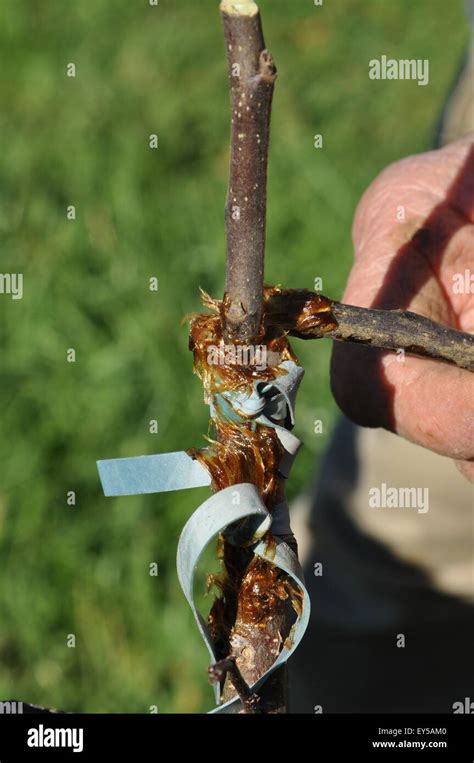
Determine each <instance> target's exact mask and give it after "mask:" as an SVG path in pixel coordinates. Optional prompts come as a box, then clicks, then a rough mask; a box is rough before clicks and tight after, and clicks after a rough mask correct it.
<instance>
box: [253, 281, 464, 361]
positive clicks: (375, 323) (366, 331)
mask: <svg viewBox="0 0 474 763" xmlns="http://www.w3.org/2000/svg"><path fill="white" fill-rule="evenodd" d="M265 313H266V320H267V322H268V323H269V324H270V325H276V326H278V327H279V328H283V329H284V330H286V331H288V333H289V334H290V335H291V336H295V337H299V338H300V339H319V338H321V337H329V339H335V340H337V341H341V342H355V343H358V344H365V345H369V346H371V347H377V348H379V349H383V350H395V351H398V350H403V351H404V352H406V353H408V354H410V355H419V356H422V357H428V358H433V359H434V360H441V361H444V362H446V363H451V364H453V365H455V366H458V368H465V369H467V370H468V371H474V336H473V335H471V334H466V333H464V332H463V331H456V330H455V329H452V328H449V327H447V326H442V325H441V324H439V323H436V322H435V321H432V320H429V319H428V318H425V317H424V316H422V315H417V314H416V313H411V312H409V311H403V310H373V309H370V308H366V307H355V306H353V305H344V304H342V303H341V302H333V301H332V300H330V299H328V298H327V297H323V296H322V295H319V294H316V293H315V292H312V291H308V290H306V289H278V288H275V289H272V288H268V289H266V290H265Z"/></svg>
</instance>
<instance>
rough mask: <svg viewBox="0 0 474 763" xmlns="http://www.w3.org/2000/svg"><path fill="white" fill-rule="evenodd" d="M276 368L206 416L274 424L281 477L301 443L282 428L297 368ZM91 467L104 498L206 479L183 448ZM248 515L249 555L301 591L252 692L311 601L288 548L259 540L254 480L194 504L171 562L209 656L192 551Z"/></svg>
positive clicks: (266, 521)
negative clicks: (285, 632) (291, 620)
mask: <svg viewBox="0 0 474 763" xmlns="http://www.w3.org/2000/svg"><path fill="white" fill-rule="evenodd" d="M281 368H283V369H284V370H285V371H286V372H287V373H286V374H282V375H281V376H279V377H278V378H277V379H275V380H274V381H272V382H269V383H264V382H258V381H257V382H255V383H254V385H253V388H252V392H251V393H250V394H247V393H241V392H240V393H239V392H237V393H236V392H228V393H227V392H226V393H221V394H219V395H216V396H215V397H214V400H213V401H211V416H217V417H225V418H227V419H230V420H232V421H246V422H247V423H248V424H250V425H252V426H256V425H257V424H261V425H263V426H270V427H274V428H275V431H276V432H277V434H278V437H279V439H280V441H281V443H282V444H283V446H284V449H285V454H284V456H283V458H282V461H281V463H280V473H281V474H282V475H283V476H284V477H287V476H288V474H289V471H290V468H291V465H292V462H293V460H294V458H295V456H296V454H297V452H298V449H299V447H300V444H301V443H300V441H299V440H298V438H296V437H294V435H292V434H291V433H290V432H289V431H288V430H289V429H290V428H291V427H292V426H293V424H294V406H295V399H296V393H297V391H298V387H299V384H300V381H301V378H302V376H303V373H304V371H303V369H302V368H301V367H300V366H297V365H296V364H295V363H293V362H292V361H285V362H283V363H282V364H281ZM252 422H253V423H252ZM97 467H98V469H99V475H100V479H101V482H102V487H103V490H104V493H105V495H107V496H120V495H138V494H142V493H162V492H166V491H169V490H183V489H185V488H191V487H202V486H206V485H210V484H211V478H210V475H209V473H208V472H207V470H206V469H205V468H204V467H203V466H202V465H201V464H200V463H199V461H197V460H195V459H192V458H191V457H190V456H188V454H187V453H185V452H184V451H179V452H176V453H162V454H159V455H153V456H138V457H136V458H116V459H109V460H105V461H98V462H97ZM237 499H238V500H237ZM247 518H253V520H252V521H253V524H252V528H253V532H254V536H253V540H254V543H255V544H257V543H258V545H255V548H254V553H255V554H257V555H258V556H260V557H262V558H263V559H266V560H267V561H268V562H269V563H271V564H274V565H276V566H277V567H280V568H281V569H282V570H284V571H285V572H286V573H287V574H288V575H290V576H291V577H292V578H293V580H294V581H295V582H296V583H297V584H298V586H299V587H300V589H301V591H302V594H303V598H302V602H301V612H300V614H299V615H298V617H297V619H296V622H295V624H294V626H293V629H292V632H291V634H290V636H289V638H288V639H287V641H286V645H285V646H284V647H283V649H282V650H281V652H280V653H279V655H278V657H277V659H276V660H275V662H274V663H273V665H272V666H271V667H270V669H269V670H268V671H267V672H266V673H265V674H264V675H263V676H262V677H261V678H260V679H259V680H258V681H257V682H256V683H255V684H253V686H251V687H250V688H251V690H252V691H257V690H258V689H259V687H260V686H261V685H262V684H263V683H264V682H265V681H266V679H267V678H268V676H269V675H270V673H272V672H273V671H274V670H276V669H277V668H279V667H280V666H281V665H282V664H283V663H284V662H286V660H287V659H288V658H289V657H290V656H291V654H292V653H293V652H294V650H295V649H296V647H297V646H298V644H299V642H300V640H301V638H302V637H303V634H304V632H305V630H306V627H307V624H308V619H309V611H310V601H309V595H308V592H307V590H306V588H305V587H304V581H303V573H302V570H301V567H300V565H299V562H298V559H297V557H296V555H295V554H294V553H293V551H292V549H291V548H290V547H289V546H288V545H287V544H286V543H284V542H283V541H279V542H277V546H276V548H275V546H274V544H272V545H271V547H267V544H266V543H265V542H264V541H260V542H258V541H259V540H260V538H262V536H263V535H264V533H265V532H266V531H267V530H268V528H269V527H270V523H271V516H270V514H269V512H268V511H267V509H266V507H265V505H264V503H263V501H262V499H261V497H260V496H259V494H258V491H257V490H256V488H255V486H254V485H252V484H250V483H244V484H240V485H232V486H231V487H228V488H225V489H224V490H220V491H219V492H217V493H215V494H214V495H213V496H211V498H209V499H208V500H207V501H205V502H204V503H203V504H201V506H199V507H198V508H197V509H196V511H195V512H194V513H193V514H192V516H191V517H190V519H189V520H188V522H187V523H186V525H185V527H184V528H183V532H182V533H181V537H180V540H179V544H178V553H177V568H178V577H179V581H180V583H181V587H182V589H183V592H184V594H185V596H186V599H187V600H188V602H189V605H190V606H191V609H192V611H193V614H194V617H195V619H196V622H197V625H198V627H199V630H200V632H201V635H202V637H203V639H204V641H205V642H206V645H207V648H208V650H209V652H210V654H211V657H212V658H213V659H215V654H214V650H213V644H212V640H211V638H210V635H209V632H208V628H207V625H206V622H205V620H204V618H203V617H202V616H201V614H200V613H199V612H198V610H197V608H196V605H195V602H194V593H193V581H194V573H195V570H196V565H197V563H198V560H199V557H200V556H201V554H202V552H203V551H204V549H205V548H206V546H207V544H208V543H209V541H210V540H212V538H213V537H214V536H215V535H217V534H218V533H219V532H221V531H224V530H225V529H226V528H230V529H231V528H232V525H233V524H234V523H236V522H239V521H242V520H246V519H247ZM277 524H278V522H277ZM250 540H252V539H250ZM215 693H216V702H217V703H218V702H219V701H220V696H219V687H215ZM241 710H242V704H241V702H240V699H239V698H238V697H234V698H233V699H231V700H229V701H228V702H226V703H225V704H223V705H219V707H217V708H216V709H215V710H213V711H212V712H213V713H237V712H240V711H241Z"/></svg>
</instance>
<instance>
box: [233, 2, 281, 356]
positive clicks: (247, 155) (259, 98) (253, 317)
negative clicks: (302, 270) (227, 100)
mask: <svg viewBox="0 0 474 763" xmlns="http://www.w3.org/2000/svg"><path fill="white" fill-rule="evenodd" d="M221 16H222V22H223V26H224V38H225V44H226V51H227V60H228V67H229V87H230V94H231V114H232V119H231V123H232V128H231V156H230V173H229V188H228V193H227V201H226V207H225V225H226V239H227V273H226V293H227V295H228V300H227V308H226V314H225V333H226V337H227V339H234V340H240V341H250V340H251V339H252V338H254V337H256V336H258V334H259V333H260V324H261V318H262V299H263V263H264V252H265V221H266V201H267V159H268V143H269V131H270V113H271V104H272V96H273V86H274V83H275V79H276V68H275V65H274V63H273V59H272V56H271V55H270V53H269V52H268V51H267V50H266V49H265V41H264V39H263V32H262V25H261V21H260V14H259V11H258V8H257V6H256V5H255V3H253V2H244V3H238V2H235V3H234V2H232V1H231V0H229V1H227V2H226V1H224V2H222V3H221Z"/></svg>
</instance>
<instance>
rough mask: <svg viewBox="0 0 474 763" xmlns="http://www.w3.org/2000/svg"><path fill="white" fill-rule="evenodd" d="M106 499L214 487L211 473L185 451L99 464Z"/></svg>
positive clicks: (117, 459)
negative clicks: (206, 486) (211, 485)
mask: <svg viewBox="0 0 474 763" xmlns="http://www.w3.org/2000/svg"><path fill="white" fill-rule="evenodd" d="M97 468H98V470H99V476H100V480H101V482H102V487H103V490H104V494H105V495H107V496H118V495H139V494H141V493H165V492H167V491H169V490H184V489H185V488H189V487H203V486H205V485H210V484H211V477H210V475H209V472H208V471H207V470H206V469H205V468H204V467H203V466H201V464H200V463H199V461H196V459H193V458H191V456H188V454H187V453H185V452H184V451H178V452H176V453H161V454H159V455H157V456H137V457H136V458H112V459H109V460H106V461H97Z"/></svg>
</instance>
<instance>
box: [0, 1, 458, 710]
mask: <svg viewBox="0 0 474 763" xmlns="http://www.w3.org/2000/svg"><path fill="white" fill-rule="evenodd" d="M261 8H262V13H263V20H264V28H265V34H266V39H267V44H268V46H269V47H270V49H271V50H272V52H273V54H274V56H275V59H276V62H277V66H278V70H279V79H278V83H277V88H276V92H275V100H274V109H273V121H272V140H271V152H270V175H269V205H268V244H267V265H266V280H267V282H268V283H274V282H278V283H281V284H284V285H285V286H289V287H298V286H299V287H306V288H312V287H313V283H314V279H315V277H317V276H320V277H322V279H323V292H324V293H326V294H328V295H330V296H332V297H334V298H339V297H340V295H341V293H342V289H343V286H344V282H345V278H346V275H347V273H348V270H349V268H350V262H351V241H350V228H351V220H352V216H353V213H354V210H355V207H356V204H357V200H358V198H359V196H360V194H361V192H362V191H363V190H364V188H365V187H366V186H367V185H368V184H369V182H370V181H371V180H372V179H373V178H374V177H375V175H376V174H377V173H378V172H379V171H380V170H381V169H382V168H383V167H384V166H385V165H387V164H388V163H389V162H391V161H393V160H396V159H398V158H400V157H402V156H405V155H407V154H410V153H414V152H417V151H421V150H426V149H427V148H430V147H431V145H432V141H433V132H434V125H435V123H436V119H437V116H438V114H439V111H440V108H441V105H442V103H443V100H444V98H445V95H446V93H447V92H448V90H449V87H450V84H451V82H452V80H453V77H454V75H455V73H456V70H457V68H458V65H459V63H460V58H461V55H462V51H463V49H464V44H465V42H466V39H467V30H466V26H465V18H464V14H463V7H462V3H461V2H453V3H446V2H445V0H418V1H417V2H416V3H414V2H413V1H412V0H399V1H398V2H396V3H394V2H391V0H351V2H342V1H341V0H339V2H335V3H329V2H327V3H325V4H324V5H323V6H322V7H317V6H316V7H315V6H314V5H313V2H312V0H292V2H288V1H285V0H261ZM0 21H1V24H0V45H1V51H2V53H1V57H2V66H1V70H0V97H1V102H2V108H1V114H0V124H1V136H2V145H3V150H2V153H1V158H0V178H1V183H0V235H1V241H2V244H1V262H2V265H1V270H2V272H4V273H5V272H15V273H18V272H21V273H23V274H24V298H23V299H22V300H18V301H14V300H11V299H10V297H8V296H7V295H3V296H0V342H1V374H0V416H1V428H2V436H1V438H0V475H1V478H0V553H1V557H0V558H1V570H2V587H1V593H0V697H1V698H4V699H7V698H11V697H15V698H18V699H23V700H24V701H28V702H36V703H40V704H44V705H46V706H52V707H57V708H61V709H63V710H68V711H89V712H120V711H121V712H148V711H149V707H150V705H157V706H158V708H159V711H161V712H195V711H204V710H206V709H209V708H210V707H211V706H212V695H211V691H210V688H209V687H208V685H207V682H206V666H207V663H208V655H207V652H206V650H205V648H204V646H203V645H202V643H201V641H200V638H199V635H198V632H197V630H196V628H195V627H194V622H193V619H192V616H191V613H190V611H189V610H188V607H187V604H186V602H185V600H184V597H183V596H182V593H181V590H180V588H179V585H178V581H177V577H176V571H175V552H176V544H177V540H178V537H179V533H180V530H181V527H182V525H183V524H184V522H185V520H186V519H187V517H188V516H189V515H190V514H191V512H192V511H193V509H194V508H195V507H196V506H197V505H198V503H199V502H200V501H201V500H203V499H204V497H205V496H207V494H208V493H207V490H199V491H187V492H183V493H178V494H165V495H160V496H147V497H134V498H124V499H119V500H116V499H105V498H104V497H103V495H102V493H101V489H100V485H99V480H98V476H97V472H96V467H95V461H96V459H98V458H108V457H118V456H127V455H139V454H142V453H155V452H159V451H171V450H179V449H182V448H186V447H190V446H200V445H203V444H204V441H203V437H202V435H203V433H205V432H206V430H207V409H206V407H205V406H204V405H203V402H202V390H201V388H200V384H199V382H198V380H197V378H196V377H193V376H192V373H191V355H190V353H189V352H188V351H187V328H186V325H185V324H181V323H180V322H181V320H182V318H183V316H184V315H186V314H187V313H190V312H192V311H197V310H199V309H200V302H199V291H198V287H199V286H201V287H203V288H204V289H205V290H206V291H208V292H209V293H211V294H213V295H216V296H219V295H221V294H222V291H223V286H224V282H223V278H224V229H223V205H224V198H225V192H226V184H227V164H228V134H229V113H228V90H227V73H226V64H225V56H224V48H223V40H222V34H221V27H220V21H219V15H218V2H217V0H200V1H199V2H196V0H179V2H174V1H171V0H159V4H158V7H150V6H149V4H148V0H114V2H113V3H111V2H109V0H76V1H75V2H74V3H69V2H64V0H47V1H46V0H36V1H35V2H32V1H31V0H30V2H27V0H1V3H0ZM448 40H449V45H448V44H447V41H448ZM382 54H385V55H386V56H388V57H394V58H422V59H424V58H427V59H429V61H430V84H429V86H427V87H419V86H418V85H417V84H416V83H415V82H403V81H401V82H394V81H392V82H384V81H380V82H375V81H371V80H369V78H368V61H369V60H370V59H371V58H378V57H380V56H381V55H382ZM69 62H73V63H75V65H76V67H77V76H76V77H75V78H68V77H67V76H66V65H67V64H68V63H69ZM151 133H156V134H157V135H158V136H159V148H158V149H157V150H152V149H150V148H149V145H148V139H149V135H150V134H151ZM316 133H321V134H322V135H323V139H324V148H323V149H320V150H317V149H315V148H314V147H313V140H314V135H315V134H316ZM71 204H73V205H75V206H76V212H77V219H76V220H75V221H68V220H67V219H66V208H67V207H68V206H69V205H71ZM151 276H157V277H158V279H159V291H158V293H154V292H150V290H149V288H148V282H149V278H150V277H151ZM294 346H295V348H296V349H297V351H298V352H299V355H300V359H301V361H302V362H303V364H304V366H305V367H306V370H307V374H306V377H305V381H304V384H303V387H302V390H301V392H300V395H299V400H298V421H297V427H296V430H295V431H296V433H297V434H298V435H299V436H300V437H302V439H303V440H304V441H305V448H304V450H303V452H302V453H301V454H300V456H299V458H298V461H297V463H296V464H295V468H294V472H293V475H292V480H291V483H290V485H289V494H290V497H294V496H296V495H297V494H298V493H299V492H300V491H301V490H303V489H304V488H305V486H306V485H307V483H308V481H309V478H310V475H311V473H312V472H313V470H314V469H317V465H318V460H319V457H320V454H321V452H322V450H323V449H324V446H325V443H326V442H327V438H328V436H329V434H330V431H331V427H332V423H333V421H334V417H335V415H336V410H335V406H334V403H333V402H332V400H331V395H330V390H329V386H328V363H329V355H330V343H329V342H328V343H326V342H321V343H318V344H316V343H302V342H297V341H295V343H294ZM68 348H74V349H75V351H76V356H77V360H76V363H67V362H66V352H67V349H68ZM316 418H322V419H323V421H324V434H323V435H322V436H321V435H315V434H314V432H313V422H314V420H315V419H316ZM150 419H157V420H158V426H159V431H158V434H150V433H149V430H148V424H149V421H150ZM70 490H74V491H76V495H77V500H76V506H69V505H67V502H66V493H67V491H70ZM152 562H157V563H158V565H159V574H158V576H157V577H151V576H150V575H149V565H150V563H152ZM200 581H201V582H200V588H201V590H203V588H204V582H203V581H204V578H203V576H201V578H200ZM68 634H75V636H76V647H75V648H68V646H67V636H68Z"/></svg>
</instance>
